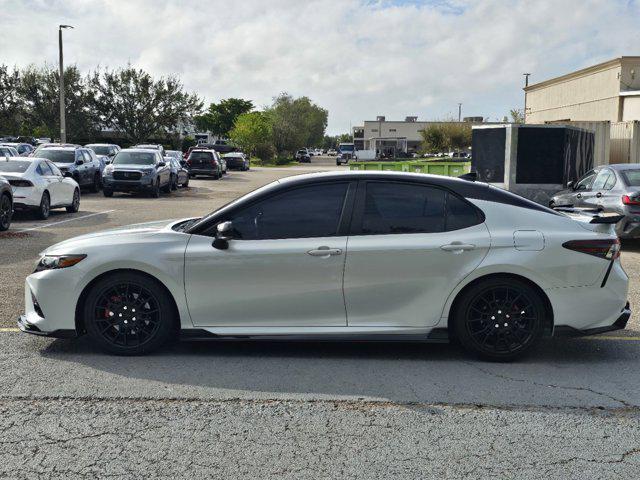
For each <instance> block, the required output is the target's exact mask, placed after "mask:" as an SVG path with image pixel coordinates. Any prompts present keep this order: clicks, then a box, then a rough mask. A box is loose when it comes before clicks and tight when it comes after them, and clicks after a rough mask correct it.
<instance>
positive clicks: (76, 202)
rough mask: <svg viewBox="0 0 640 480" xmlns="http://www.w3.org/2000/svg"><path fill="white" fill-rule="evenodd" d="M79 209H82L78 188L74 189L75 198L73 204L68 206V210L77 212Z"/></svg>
mask: <svg viewBox="0 0 640 480" xmlns="http://www.w3.org/2000/svg"><path fill="white" fill-rule="evenodd" d="M78 210H80V191H79V190H78V189H77V188H76V189H75V190H74V191H73V200H72V202H71V205H69V206H68V207H67V212H69V213H76V212H77V211H78Z"/></svg>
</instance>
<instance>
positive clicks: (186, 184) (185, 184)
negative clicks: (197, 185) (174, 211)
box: [182, 175, 189, 187]
mask: <svg viewBox="0 0 640 480" xmlns="http://www.w3.org/2000/svg"><path fill="white" fill-rule="evenodd" d="M182 186H183V187H188V186H189V175H187V180H186V181H185V182H184V183H183V184H182Z"/></svg>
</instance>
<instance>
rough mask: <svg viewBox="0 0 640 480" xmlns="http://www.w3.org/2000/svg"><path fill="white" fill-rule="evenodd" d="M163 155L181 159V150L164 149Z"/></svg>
mask: <svg viewBox="0 0 640 480" xmlns="http://www.w3.org/2000/svg"><path fill="white" fill-rule="evenodd" d="M164 156H165V157H173V158H175V159H177V160H178V161H180V160H182V159H183V158H182V152H181V151H180V150H165V151H164Z"/></svg>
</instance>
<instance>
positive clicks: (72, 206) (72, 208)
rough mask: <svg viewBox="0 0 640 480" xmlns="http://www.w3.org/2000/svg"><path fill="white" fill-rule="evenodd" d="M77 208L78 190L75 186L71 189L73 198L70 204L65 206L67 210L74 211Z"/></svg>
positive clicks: (78, 205) (78, 203)
mask: <svg viewBox="0 0 640 480" xmlns="http://www.w3.org/2000/svg"><path fill="white" fill-rule="evenodd" d="M105 195H106V194H105ZM78 210H80V191H79V190H78V189H77V188H76V189H75V190H74V191H73V200H72V201H71V205H69V206H68V207H67V212H69V213H76V212H77V211H78Z"/></svg>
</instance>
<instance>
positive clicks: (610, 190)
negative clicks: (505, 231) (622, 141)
mask: <svg viewBox="0 0 640 480" xmlns="http://www.w3.org/2000/svg"><path fill="white" fill-rule="evenodd" d="M549 206H550V207H552V208H554V207H566V206H572V207H578V208H588V209H597V210H600V211H602V212H606V213H616V214H619V215H623V218H622V219H621V220H620V221H619V222H618V223H617V224H616V228H615V231H616V233H617V235H618V236H619V237H620V238H640V164H639V163H620V164H615V165H605V166H601V167H597V168H595V169H593V170H590V171H589V172H587V173H586V174H585V175H583V176H582V178H580V179H579V180H578V181H577V182H575V183H573V182H569V184H568V185H567V189H566V190H562V191H560V192H558V193H556V194H555V195H554V196H553V197H552V198H551V200H550V201H549Z"/></svg>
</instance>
